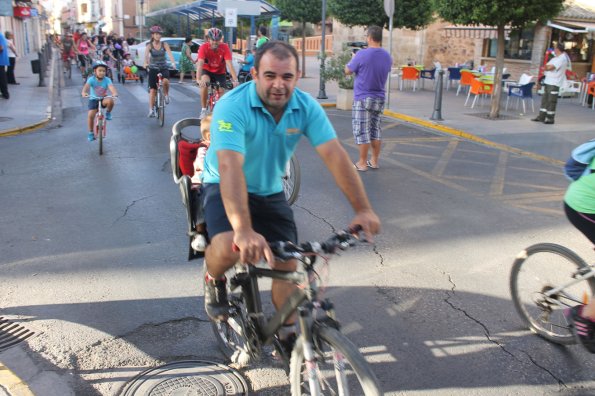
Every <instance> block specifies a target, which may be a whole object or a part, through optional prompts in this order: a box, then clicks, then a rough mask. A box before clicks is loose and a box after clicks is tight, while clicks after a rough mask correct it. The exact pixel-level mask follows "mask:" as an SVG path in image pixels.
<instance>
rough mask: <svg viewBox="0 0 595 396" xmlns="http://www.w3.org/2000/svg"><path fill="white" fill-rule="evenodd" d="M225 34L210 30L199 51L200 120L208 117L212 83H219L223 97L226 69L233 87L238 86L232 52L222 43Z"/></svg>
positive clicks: (197, 73)
mask: <svg viewBox="0 0 595 396" xmlns="http://www.w3.org/2000/svg"><path fill="white" fill-rule="evenodd" d="M222 39H223V32H222V31H221V30H220V29H217V28H210V29H209V31H208V32H207V41H208V42H207V43H205V44H203V45H201V46H200V48H199V49H198V61H197V65H196V82H197V83H198V86H199V87H200V88H201V89H200V103H201V110H200V119H203V118H204V117H205V116H206V115H207V95H208V87H209V84H210V82H211V81H216V82H218V83H219V93H220V94H221V95H223V87H225V73H226V69H227V70H229V73H230V74H231V78H232V82H233V86H234V87H237V86H238V76H237V75H236V71H235V70H234V68H233V65H232V63H231V50H230V49H229V46H228V45H227V44H225V43H222V42H221V40H222Z"/></svg>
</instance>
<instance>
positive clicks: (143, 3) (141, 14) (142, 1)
mask: <svg viewBox="0 0 595 396" xmlns="http://www.w3.org/2000/svg"><path fill="white" fill-rule="evenodd" d="M144 5H145V0H140V21H139V25H140V29H139V30H140V32H139V34H140V42H141V43H142V42H143V25H144V24H145V18H144V14H143V6H144Z"/></svg>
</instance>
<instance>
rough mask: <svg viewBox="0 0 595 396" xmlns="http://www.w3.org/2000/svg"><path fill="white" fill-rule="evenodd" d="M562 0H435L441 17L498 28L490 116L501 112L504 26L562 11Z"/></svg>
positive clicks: (467, 23)
mask: <svg viewBox="0 0 595 396" xmlns="http://www.w3.org/2000/svg"><path fill="white" fill-rule="evenodd" d="M563 3H564V0H523V1H517V0H434V6H435V9H436V11H437V12H438V14H439V15H440V17H441V18H443V19H444V20H446V21H449V22H452V23H455V24H459V25H486V26H494V27H496V28H497V30H498V49H497V51H496V75H495V76H494V93H493V95H492V107H491V109H490V118H493V119H495V118H498V117H499V116H500V97H501V95H502V84H501V82H502V68H503V67H504V45H505V36H504V28H505V27H506V26H511V27H513V28H521V27H523V26H525V25H527V24H529V23H533V22H536V21H544V20H547V19H550V18H552V17H554V16H556V15H558V14H559V13H560V11H562V7H563Z"/></svg>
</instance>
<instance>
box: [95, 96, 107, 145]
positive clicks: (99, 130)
mask: <svg viewBox="0 0 595 396" xmlns="http://www.w3.org/2000/svg"><path fill="white" fill-rule="evenodd" d="M100 106H101V105H100ZM104 128H105V121H104V120H101V119H99V120H97V133H96V135H97V143H98V145H99V155H103V129H104Z"/></svg>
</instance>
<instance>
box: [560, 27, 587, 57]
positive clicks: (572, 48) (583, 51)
mask: <svg viewBox="0 0 595 396" xmlns="http://www.w3.org/2000/svg"><path fill="white" fill-rule="evenodd" d="M558 42H562V43H564V48H565V49H566V53H567V54H568V56H569V57H570V60H571V61H572V62H588V60H589V51H590V49H589V40H588V35H587V34H586V33H571V32H565V31H563V30H559V29H553V31H552V46H553V44H555V43H558Z"/></svg>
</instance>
